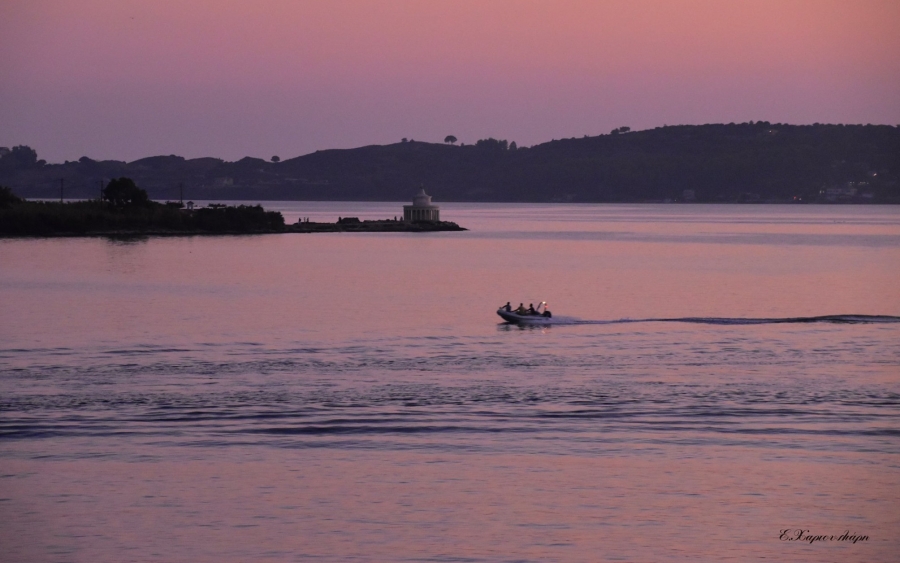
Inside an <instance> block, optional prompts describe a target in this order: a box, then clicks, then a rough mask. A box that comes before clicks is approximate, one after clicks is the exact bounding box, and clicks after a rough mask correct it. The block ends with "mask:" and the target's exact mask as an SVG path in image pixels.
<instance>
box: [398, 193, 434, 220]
mask: <svg viewBox="0 0 900 563" xmlns="http://www.w3.org/2000/svg"><path fill="white" fill-rule="evenodd" d="M403 220H404V221H406V222H407V223H414V222H416V221H440V220H441V208H440V207H438V206H437V205H432V204H431V196H430V195H428V194H426V193H425V188H421V189H419V193H417V194H416V196H415V197H414V198H413V202H412V205H404V206H403Z"/></svg>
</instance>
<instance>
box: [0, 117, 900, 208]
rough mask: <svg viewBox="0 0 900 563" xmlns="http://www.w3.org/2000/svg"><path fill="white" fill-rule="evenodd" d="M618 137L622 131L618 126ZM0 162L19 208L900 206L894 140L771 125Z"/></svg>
mask: <svg viewBox="0 0 900 563" xmlns="http://www.w3.org/2000/svg"><path fill="white" fill-rule="evenodd" d="M623 129H624V128H623ZM0 152H2V153H3V154H2V156H0V185H7V186H10V187H11V188H12V189H13V191H14V192H16V193H17V194H18V195H20V196H23V197H45V198H46V197H59V189H60V179H64V180H65V182H64V191H65V195H66V197H82V198H96V197H97V196H98V194H99V190H100V186H101V183H102V181H103V179H109V178H115V177H120V176H127V177H130V178H133V179H134V180H135V181H137V183H138V184H139V185H141V186H142V187H144V188H145V189H147V191H148V192H149V194H150V197H152V198H153V199H178V198H179V185H182V186H183V190H184V196H185V199H237V200H360V201H403V200H407V199H409V197H410V196H411V194H413V193H414V192H415V190H416V189H417V188H418V186H419V185H425V186H426V188H427V189H428V191H429V192H430V193H432V194H434V195H435V196H436V199H438V200H440V201H510V202H553V201H567V202H568V201H571V202H648V201H667V200H671V201H683V200H696V201H707V202H764V201H772V202H776V201H782V202H783V201H795V200H798V199H799V200H802V201H820V202H866V203H869V202H871V203H900V187H898V176H900V128H898V127H893V126H889V125H819V124H816V125H803V126H800V125H786V124H780V123H779V124H770V123H768V122H756V123H752V122H751V123H743V124H727V125H725V124H720V125H681V126H668V127H659V128H656V129H649V130H645V131H633V132H632V131H620V130H616V131H614V132H613V133H611V134H608V135H599V136H595V137H583V138H572V139H561V140H553V141H550V142H547V143H543V144H539V145H535V146H532V147H529V148H525V147H516V146H515V143H511V144H508V143H507V142H506V141H503V140H495V139H483V140H481V141H478V143H476V144H475V145H449V144H438V143H425V142H417V141H408V142H407V141H404V142H400V143H395V144H391V145H375V146H366V147H359V148H355V149H347V150H322V151H316V152H315V153H312V154H307V155H304V156H300V157H297V158H292V159H288V160H284V161H281V162H270V161H266V160H262V159H258V158H250V157H247V158H244V159H241V160H239V161H236V162H226V161H223V160H220V159H216V158H198V159H185V158H182V157H179V156H174V155H172V156H154V157H149V158H143V159H140V160H136V161H134V162H128V163H126V162H119V161H109V160H107V161H98V160H92V159H90V158H88V157H82V158H81V159H79V160H78V161H75V162H66V163H63V164H47V163H45V162H43V161H40V160H38V159H37V154H36V153H35V152H34V151H33V150H32V149H30V148H29V147H14V148H13V149H12V150H7V151H5V152H4V151H2V150H0Z"/></svg>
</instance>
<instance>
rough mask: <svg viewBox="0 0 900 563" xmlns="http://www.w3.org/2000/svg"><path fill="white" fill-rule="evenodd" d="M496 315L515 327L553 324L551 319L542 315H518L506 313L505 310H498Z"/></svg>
mask: <svg viewBox="0 0 900 563" xmlns="http://www.w3.org/2000/svg"><path fill="white" fill-rule="evenodd" d="M497 314H498V315H500V318H501V319H503V320H504V321H506V322H508V323H511V324H517V325H548V324H551V323H552V322H553V319H552V318H551V317H545V316H543V315H520V314H518V313H516V312H515V311H507V310H506V309H498V310H497Z"/></svg>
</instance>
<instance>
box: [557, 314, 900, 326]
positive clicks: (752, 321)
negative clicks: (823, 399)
mask: <svg viewBox="0 0 900 563" xmlns="http://www.w3.org/2000/svg"><path fill="white" fill-rule="evenodd" d="M553 320H554V323H553V324H576V325H600V324H624V323H693V324H710V325H765V324H803V323H807V324H808V323H831V324H875V323H885V324H890V323H900V317H895V316H891V315H822V316H819V317H783V318H777V317H776V318H729V317H679V318H671V319H618V320H608V321H590V320H583V319H575V318H566V317H560V318H559V322H556V319H555V318H554V319H553Z"/></svg>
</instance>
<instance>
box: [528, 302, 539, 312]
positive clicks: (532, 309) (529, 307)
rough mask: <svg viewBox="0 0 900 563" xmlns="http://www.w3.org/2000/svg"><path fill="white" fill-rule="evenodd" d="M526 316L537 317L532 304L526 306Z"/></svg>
mask: <svg viewBox="0 0 900 563" xmlns="http://www.w3.org/2000/svg"><path fill="white" fill-rule="evenodd" d="M528 314H529V315H537V311H535V310H534V303H529V304H528Z"/></svg>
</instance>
